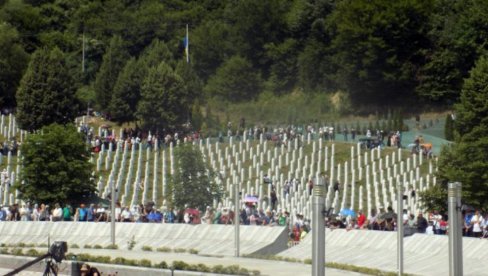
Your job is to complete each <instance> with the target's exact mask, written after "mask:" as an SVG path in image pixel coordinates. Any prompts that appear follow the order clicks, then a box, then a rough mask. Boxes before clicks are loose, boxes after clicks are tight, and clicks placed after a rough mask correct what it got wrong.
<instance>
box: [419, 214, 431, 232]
mask: <svg viewBox="0 0 488 276" xmlns="http://www.w3.org/2000/svg"><path fill="white" fill-rule="evenodd" d="M428 226H429V224H428V223H427V220H426V219H425V218H424V216H423V214H422V213H419V215H418V217H417V232H418V233H422V234H425V230H426V229H427V227H428Z"/></svg>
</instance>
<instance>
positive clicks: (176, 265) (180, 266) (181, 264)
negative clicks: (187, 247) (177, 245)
mask: <svg viewBox="0 0 488 276" xmlns="http://www.w3.org/2000/svg"><path fill="white" fill-rule="evenodd" d="M173 268H174V269H175V270H188V264H187V263H185V262H182V261H173Z"/></svg>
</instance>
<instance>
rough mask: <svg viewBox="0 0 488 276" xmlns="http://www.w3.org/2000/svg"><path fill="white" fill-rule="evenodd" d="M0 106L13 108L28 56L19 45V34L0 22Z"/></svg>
mask: <svg viewBox="0 0 488 276" xmlns="http://www.w3.org/2000/svg"><path fill="white" fill-rule="evenodd" d="M0 49H2V51H0V105H2V106H12V107H13V106H15V91H16V88H17V86H18V85H19V82H20V79H21V78H22V75H23V74H24V71H25V69H26V68H27V65H28V61H29V56H28V55H27V53H26V52H25V50H24V48H23V47H22V45H21V44H20V37H19V33H18V32H17V30H16V29H15V28H13V27H12V26H10V25H8V24H6V23H2V22H1V21H0Z"/></svg>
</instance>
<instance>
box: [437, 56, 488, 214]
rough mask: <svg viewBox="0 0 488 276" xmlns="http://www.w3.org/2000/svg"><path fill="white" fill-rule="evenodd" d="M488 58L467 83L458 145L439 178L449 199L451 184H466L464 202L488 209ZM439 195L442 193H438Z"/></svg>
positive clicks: (445, 157) (448, 152)
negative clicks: (448, 192)
mask: <svg viewBox="0 0 488 276" xmlns="http://www.w3.org/2000/svg"><path fill="white" fill-rule="evenodd" d="M487 103H488V58H486V57H482V58H480V60H478V61H477V62H476V66H475V67H474V68H473V70H471V72H470V77H469V78H468V79H466V80H465V82H464V85H463V89H462V92H461V101H460V103H459V104H457V105H456V106H455V111H456V119H455V121H454V127H455V131H456V133H457V135H456V138H457V139H456V141H455V143H454V144H452V145H450V146H448V147H446V148H444V149H443V151H442V154H441V156H440V159H439V176H440V179H441V182H442V185H443V187H442V188H443V191H444V194H443V195H444V196H446V193H445V191H446V188H447V187H446V185H447V182H449V181H459V182H461V183H462V191H463V200H464V202H465V203H468V204H470V205H472V206H475V207H477V208H484V209H486V208H488V174H487V171H488V155H487V154H486V152H488V138H487V137H488V105H487ZM437 194H439V193H437Z"/></svg>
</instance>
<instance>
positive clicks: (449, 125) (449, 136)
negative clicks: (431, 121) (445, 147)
mask: <svg viewBox="0 0 488 276" xmlns="http://www.w3.org/2000/svg"><path fill="white" fill-rule="evenodd" d="M444 136H445V138H446V140H449V141H453V140H454V120H453V119H452V114H447V116H446V124H445V126H444Z"/></svg>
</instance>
